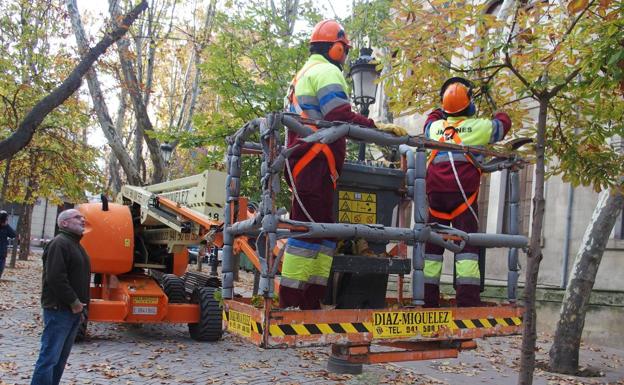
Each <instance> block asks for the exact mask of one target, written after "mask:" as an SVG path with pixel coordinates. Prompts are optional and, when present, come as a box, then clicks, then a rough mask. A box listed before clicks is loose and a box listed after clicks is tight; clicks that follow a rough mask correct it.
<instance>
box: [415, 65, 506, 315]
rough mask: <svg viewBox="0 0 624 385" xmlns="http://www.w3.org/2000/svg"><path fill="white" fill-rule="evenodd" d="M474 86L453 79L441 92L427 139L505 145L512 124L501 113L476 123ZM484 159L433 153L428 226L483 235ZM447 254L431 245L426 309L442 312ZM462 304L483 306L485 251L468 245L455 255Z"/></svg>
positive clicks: (429, 171) (427, 251) (426, 270)
mask: <svg viewBox="0 0 624 385" xmlns="http://www.w3.org/2000/svg"><path fill="white" fill-rule="evenodd" d="M472 93H473V86H472V84H471V82H470V81H468V80H466V79H464V78H461V77H453V78H450V79H448V80H447V81H446V82H445V83H444V84H443V85H442V88H441V89H440V99H441V101H442V109H439V108H438V109H436V110H434V111H432V112H431V113H430V114H429V116H428V117H427V120H426V122H425V128H424V131H425V135H426V136H427V137H428V138H431V139H436V140H439V141H441V142H447V143H455V144H463V145H469V146H484V145H487V144H489V143H495V142H498V141H500V140H502V139H503V138H504V137H505V135H506V134H507V132H508V131H509V129H510V128H511V119H510V118H509V115H507V114H506V113H504V112H496V113H495V114H494V117H493V118H492V119H481V118H475V117H474V115H475V112H476V111H475V110H476V109H475V105H474V104H473V100H472V96H473V95H472ZM479 160H480V159H479V158H478V156H475V157H474V158H471V157H467V156H465V155H464V154H462V153H454V152H448V151H435V150H434V151H432V152H431V154H430V155H429V159H428V166H427V176H426V185H427V197H428V199H429V219H428V222H437V223H440V224H445V225H449V224H451V225H452V226H453V227H454V228H456V229H458V230H462V231H465V232H468V233H474V232H477V231H478V230H479V218H478V215H477V213H478V208H477V196H478V193H479V183H480V179H481V172H480V170H479V169H478V168H477V167H476V163H475V162H476V161H479ZM443 253H444V249H443V248H442V247H440V246H437V245H433V244H430V243H428V244H427V245H426V247H425V267H424V275H425V306H426V307H438V306H439V298H440V276H441V274H442V261H443V259H442V256H443ZM455 280H456V281H455V282H456V294H457V295H456V300H457V305H458V306H462V307H464V306H479V305H481V298H480V281H481V275H480V271H479V249H478V248H477V247H472V246H466V247H464V249H463V250H462V251H461V252H459V253H457V254H455Z"/></svg>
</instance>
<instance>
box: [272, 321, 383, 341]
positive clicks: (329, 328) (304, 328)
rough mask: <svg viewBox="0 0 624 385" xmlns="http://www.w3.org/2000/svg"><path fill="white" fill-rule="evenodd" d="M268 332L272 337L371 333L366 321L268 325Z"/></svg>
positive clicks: (369, 325)
mask: <svg viewBox="0 0 624 385" xmlns="http://www.w3.org/2000/svg"><path fill="white" fill-rule="evenodd" d="M269 333H270V335H271V336H274V337H281V336H309V335H322V334H347V333H372V328H371V324H370V323H368V322H342V323H317V324H282V325H270V327H269Z"/></svg>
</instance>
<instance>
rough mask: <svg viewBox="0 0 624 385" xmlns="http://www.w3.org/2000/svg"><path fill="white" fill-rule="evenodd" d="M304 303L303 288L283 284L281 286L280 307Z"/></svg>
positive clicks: (296, 305)
mask: <svg viewBox="0 0 624 385" xmlns="http://www.w3.org/2000/svg"><path fill="white" fill-rule="evenodd" d="M302 305H303V290H302V289H293V288H292V287H287V286H281V285H280V288H279V307H280V308H282V309H286V308H288V307H300V306H302Z"/></svg>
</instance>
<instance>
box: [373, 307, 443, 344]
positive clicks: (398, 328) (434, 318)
mask: <svg viewBox="0 0 624 385" xmlns="http://www.w3.org/2000/svg"><path fill="white" fill-rule="evenodd" d="M452 324H453V314H452V312H450V311H448V310H429V311H419V312H407V311H389V312H374V313H373V338H395V337H414V336H418V335H421V336H424V337H429V336H432V335H435V334H437V333H438V331H439V330H441V329H450V328H451V326H452Z"/></svg>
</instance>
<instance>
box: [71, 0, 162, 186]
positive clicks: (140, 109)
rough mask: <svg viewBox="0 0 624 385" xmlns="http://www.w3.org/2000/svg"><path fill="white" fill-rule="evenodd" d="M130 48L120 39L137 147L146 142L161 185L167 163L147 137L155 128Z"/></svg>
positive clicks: (117, 13) (115, 8)
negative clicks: (135, 125)
mask: <svg viewBox="0 0 624 385" xmlns="http://www.w3.org/2000/svg"><path fill="white" fill-rule="evenodd" d="M74 1H75V0H74ZM109 2H110V3H111V7H110V12H111V16H112V17H113V19H114V20H117V19H118V18H119V16H120V11H119V8H118V6H119V5H118V4H115V3H112V0H109ZM129 47H130V41H129V40H128V39H127V38H125V37H124V38H121V39H119V41H118V42H117V51H118V53H119V63H120V64H121V69H122V73H123V77H124V81H125V83H126V84H125V86H126V87H127V89H128V94H129V95H130V101H131V102H132V105H133V107H134V115H135V118H136V122H137V127H136V132H137V136H138V135H142V138H139V137H137V141H136V142H135V145H136V147H137V148H140V147H141V145H142V140H145V143H146V144H147V148H148V150H149V154H150V159H151V160H152V165H153V166H154V168H153V171H152V183H159V182H162V181H163V180H164V170H165V161H164V160H163V158H162V156H161V155H160V144H159V143H158V140H157V139H156V138H152V137H150V136H149V135H147V133H148V132H153V131H154V127H153V126H152V121H151V119H150V117H149V114H148V113H147V106H146V105H145V102H144V99H143V95H142V94H141V87H140V85H139V80H138V78H137V74H136V71H135V69H134V64H133V63H132V60H131V57H132V55H131V53H130V48H129ZM148 91H149V90H148ZM137 160H138V159H137Z"/></svg>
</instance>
